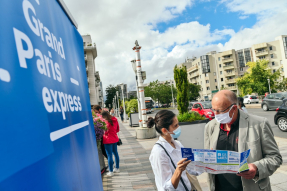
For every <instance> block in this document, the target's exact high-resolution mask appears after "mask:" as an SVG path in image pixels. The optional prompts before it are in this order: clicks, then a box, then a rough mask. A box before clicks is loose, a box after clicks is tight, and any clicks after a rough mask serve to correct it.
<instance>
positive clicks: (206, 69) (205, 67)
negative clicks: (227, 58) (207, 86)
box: [200, 55, 210, 73]
mask: <svg viewBox="0 0 287 191" xmlns="http://www.w3.org/2000/svg"><path fill="white" fill-rule="evenodd" d="M200 61H201V63H202V73H208V72H210V65H209V57H208V55H204V56H200Z"/></svg>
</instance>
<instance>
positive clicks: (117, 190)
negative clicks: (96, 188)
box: [103, 120, 287, 191]
mask: <svg viewBox="0 0 287 191" xmlns="http://www.w3.org/2000/svg"><path fill="white" fill-rule="evenodd" d="M119 121H120V120H119ZM119 123H120V130H121V131H120V138H121V140H122V142H123V145H121V146H119V147H118V153H119V156H120V170H121V172H120V173H117V174H115V175H114V176H113V177H107V176H106V175H104V176H103V187H104V191H122V190H124V191H131V190H156V186H155V181H154V174H153V171H152V168H151V165H150V162H149V155H150V152H151V149H152V147H153V145H154V144H155V142H156V141H157V140H158V138H154V139H144V140H139V139H136V138H135V136H136V134H135V130H134V129H135V127H129V126H128V123H123V124H122V123H121V122H119ZM275 139H276V142H277V144H278V146H279V149H280V152H281V155H282V157H283V164H282V166H281V167H280V168H279V169H277V171H276V172H275V173H274V174H273V175H272V176H271V177H270V179H271V185H272V190H273V191H287V139H284V138H278V137H275ZM106 164H107V161H106ZM198 180H199V182H200V185H201V187H202V189H203V191H208V190H209V188H208V185H207V173H203V174H201V175H200V176H198Z"/></svg>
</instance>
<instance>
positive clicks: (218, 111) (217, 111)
mask: <svg viewBox="0 0 287 191" xmlns="http://www.w3.org/2000/svg"><path fill="white" fill-rule="evenodd" d="M233 105H236V104H235V103H233V104H231V105H230V106H229V107H227V108H226V109H225V110H222V111H220V110H215V109H212V108H211V110H212V111H213V113H215V112H216V113H224V112H225V111H227V110H228V109H229V108H230V107H232V106H233Z"/></svg>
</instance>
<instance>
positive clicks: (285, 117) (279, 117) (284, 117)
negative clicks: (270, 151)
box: [274, 99, 287, 132]
mask: <svg viewBox="0 0 287 191" xmlns="http://www.w3.org/2000/svg"><path fill="white" fill-rule="evenodd" d="M274 123H275V124H276V125H277V126H278V128H279V129H280V130H281V131H284V132H287V99H284V100H283V103H282V104H281V105H280V106H279V107H278V108H277V109H276V114H275V115H274Z"/></svg>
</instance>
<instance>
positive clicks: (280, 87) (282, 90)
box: [276, 78, 287, 92]
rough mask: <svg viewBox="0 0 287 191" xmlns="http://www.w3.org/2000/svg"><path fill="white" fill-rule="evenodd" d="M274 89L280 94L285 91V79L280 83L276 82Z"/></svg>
mask: <svg viewBox="0 0 287 191" xmlns="http://www.w3.org/2000/svg"><path fill="white" fill-rule="evenodd" d="M276 89H277V90H279V91H281V92H285V91H287V78H284V79H283V80H282V81H280V82H278V83H277V85H276Z"/></svg>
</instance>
